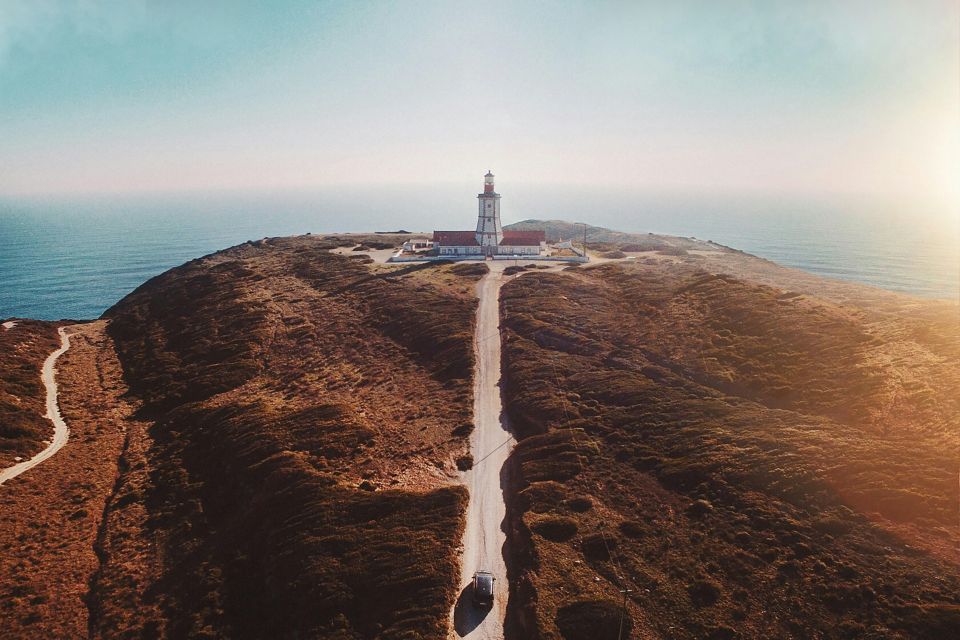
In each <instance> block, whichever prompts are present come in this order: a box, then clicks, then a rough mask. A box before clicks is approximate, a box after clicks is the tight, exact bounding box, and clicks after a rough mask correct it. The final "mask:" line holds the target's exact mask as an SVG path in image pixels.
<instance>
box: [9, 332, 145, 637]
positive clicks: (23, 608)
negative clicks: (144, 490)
mask: <svg viewBox="0 0 960 640" xmlns="http://www.w3.org/2000/svg"><path fill="white" fill-rule="evenodd" d="M103 324H104V323H102V322H97V323H91V324H86V325H82V326H79V327H71V328H70V329H68V330H69V331H70V332H71V334H72V337H71V347H70V349H69V350H68V351H67V352H66V353H65V354H64V355H62V356H61V357H60V359H59V360H58V361H57V383H58V386H59V389H60V410H61V413H62V414H63V417H64V420H65V421H66V422H67V424H68V426H69V427H70V440H69V442H68V443H67V445H66V446H64V448H63V449H61V450H60V451H59V452H58V453H57V454H56V455H55V456H54V457H52V458H50V459H49V460H47V461H46V462H44V463H43V464H41V465H39V466H37V467H34V468H33V469H31V470H29V471H27V472H26V473H24V474H22V475H20V476H18V477H16V478H14V479H13V480H10V481H8V482H7V483H5V484H4V486H3V487H0V637H4V638H42V639H47V638H78V637H86V635H87V628H88V624H87V623H88V617H87V603H86V594H87V588H88V581H89V579H90V576H91V575H92V574H93V572H94V571H95V570H96V569H97V566H98V559H97V556H96V554H95V553H94V544H95V542H96V540H97V535H98V525H99V522H100V519H101V515H102V513H103V510H104V505H105V503H106V501H107V499H108V496H109V495H110V494H111V491H112V489H113V483H114V479H115V477H116V473H117V456H118V455H119V453H120V450H121V447H122V446H123V440H124V436H123V433H122V427H123V425H124V424H125V420H126V417H127V416H128V415H129V413H130V408H129V407H128V406H127V405H126V403H125V402H124V400H123V399H122V398H121V397H120V396H121V394H122V393H123V390H124V387H123V384H122V380H121V372H120V365H119V362H117V359H116V355H115V354H114V353H113V350H112V348H111V343H110V340H109V339H108V338H107V337H106V335H105V333H104V327H103ZM17 328H19V326H18V327H17ZM58 343H59V341H58ZM48 424H49V423H48Z"/></svg>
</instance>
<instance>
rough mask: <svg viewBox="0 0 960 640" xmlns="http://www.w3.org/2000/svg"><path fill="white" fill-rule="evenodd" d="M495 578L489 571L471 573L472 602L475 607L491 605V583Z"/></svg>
mask: <svg viewBox="0 0 960 640" xmlns="http://www.w3.org/2000/svg"><path fill="white" fill-rule="evenodd" d="M495 580H496V578H494V577H493V574H492V573H490V572H489V571H477V572H476V573H475V574H473V604H474V606H477V607H492V606H493V583H494V581H495Z"/></svg>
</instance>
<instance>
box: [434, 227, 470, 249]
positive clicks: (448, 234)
mask: <svg viewBox="0 0 960 640" xmlns="http://www.w3.org/2000/svg"><path fill="white" fill-rule="evenodd" d="M433 241H434V242H438V243H440V246H443V247H475V246H477V233H476V232H475V231H434V232H433Z"/></svg>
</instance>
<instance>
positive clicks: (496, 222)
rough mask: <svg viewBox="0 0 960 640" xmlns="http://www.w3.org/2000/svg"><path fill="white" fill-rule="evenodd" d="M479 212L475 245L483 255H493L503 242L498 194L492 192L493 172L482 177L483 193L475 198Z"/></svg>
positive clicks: (488, 172)
mask: <svg viewBox="0 0 960 640" xmlns="http://www.w3.org/2000/svg"><path fill="white" fill-rule="evenodd" d="M477 200H479V202H480V212H479V214H478V215H477V244H478V245H480V248H481V250H482V252H483V254H484V255H488V256H490V255H494V254H495V253H497V247H498V246H500V243H501V242H502V241H503V230H502V229H501V228H500V194H499V193H497V192H496V191H494V190H493V172H492V171H487V175H485V176H484V177H483V193H481V194H479V195H478V196H477Z"/></svg>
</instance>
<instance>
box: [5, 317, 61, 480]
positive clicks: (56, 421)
mask: <svg viewBox="0 0 960 640" xmlns="http://www.w3.org/2000/svg"><path fill="white" fill-rule="evenodd" d="M6 324H9V323H5V324H4V327H5V328H7V329H8V330H9V329H10V327H6ZM58 333H59V334H60V341H61V343H60V348H59V349H57V350H56V351H54V352H53V353H51V354H50V355H49V356H48V357H47V359H46V361H45V362H44V363H43V369H42V371H41V374H40V377H41V378H42V379H43V386H44V388H45V389H46V392H47V415H46V416H45V417H47V418H49V419H50V422H52V423H53V440H51V441H50V444H49V445H47V448H46V449H44V450H43V451H41V452H40V453H38V454H37V455H35V456H33V457H32V458H30V459H29V460H24V461H23V462H21V463H19V464H15V465H13V466H12V467H8V468H6V469H3V470H2V471H0V485H2V484H3V483H4V482H6V481H7V480H10V479H12V478H16V477H17V476H18V475H20V474H21V473H23V472H25V471H29V470H30V469H32V468H34V467H35V466H37V465H38V464H40V463H41V462H43V461H44V460H46V459H48V458H50V457H51V456H53V455H54V454H56V453H57V451H59V450H60V449H61V447H63V445H65V444H67V438H68V437H69V435H70V430H69V429H67V424H66V423H65V422H64V421H63V418H62V417H61V416H60V408H59V406H58V403H57V381H56V380H55V379H54V366H56V364H57V359H58V358H59V357H60V356H62V355H63V354H64V353H65V352H66V350H67V349H69V348H70V336H68V335H67V332H66V328H65V327H60V329H59V330H58Z"/></svg>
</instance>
